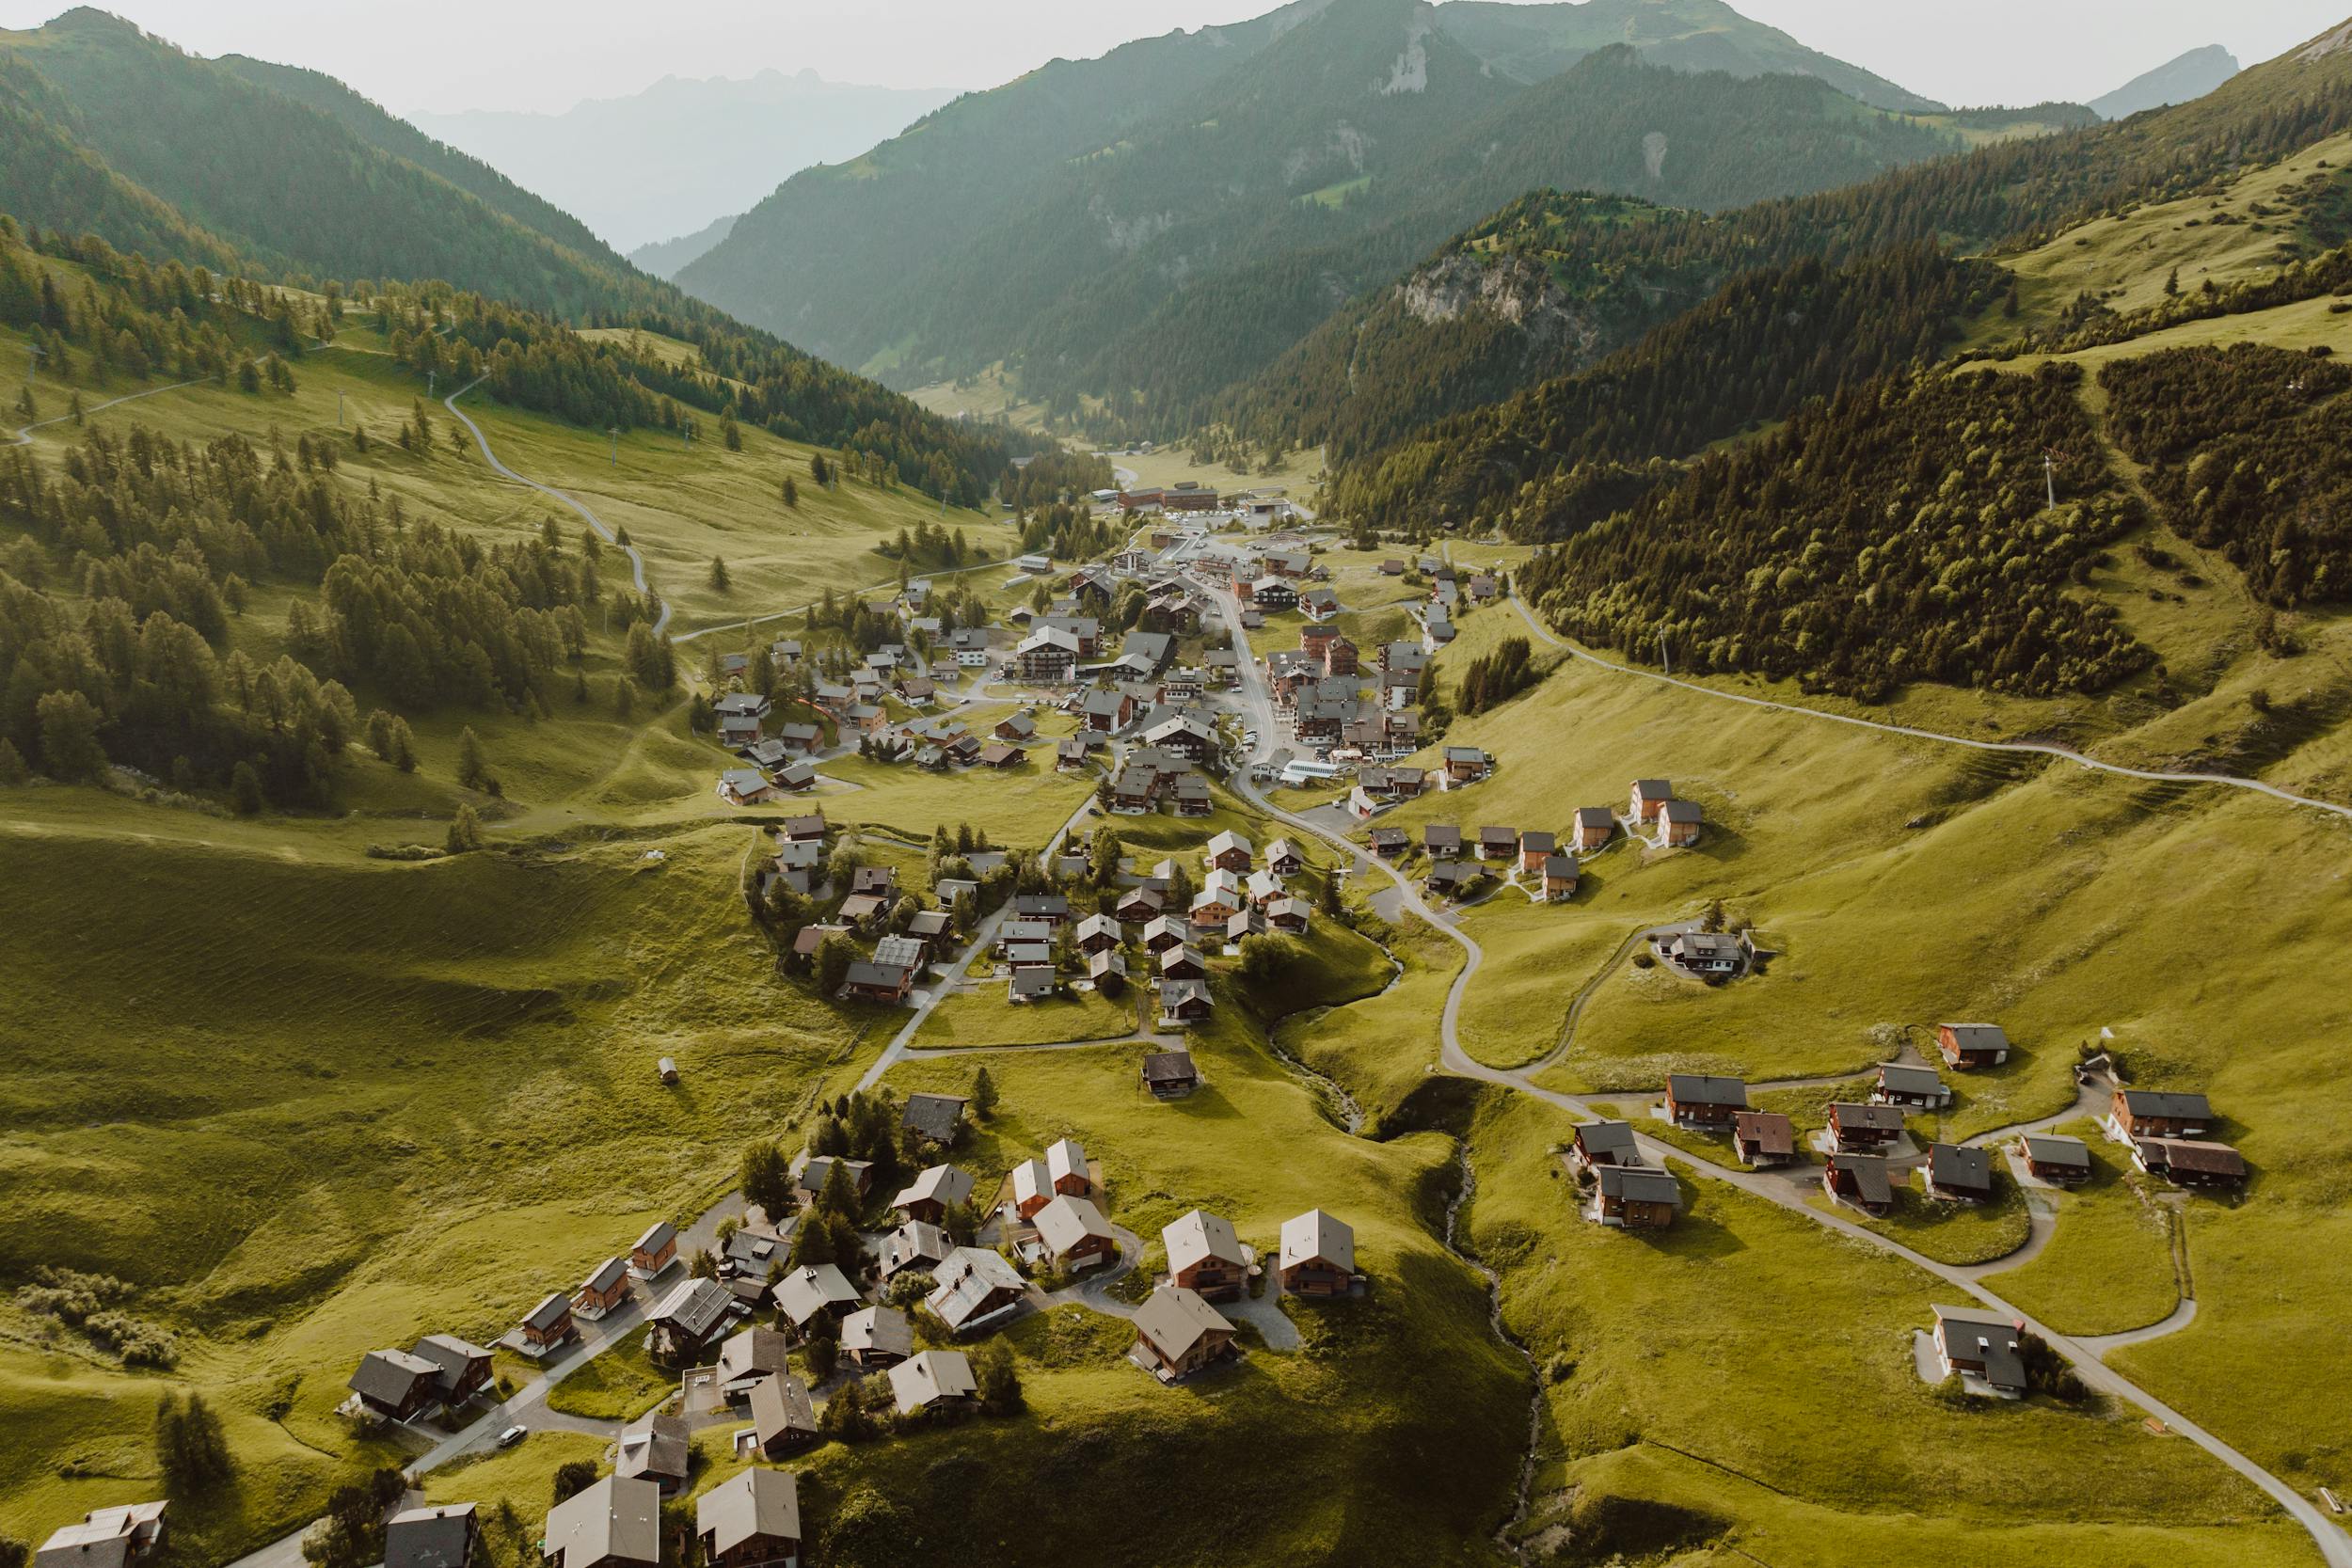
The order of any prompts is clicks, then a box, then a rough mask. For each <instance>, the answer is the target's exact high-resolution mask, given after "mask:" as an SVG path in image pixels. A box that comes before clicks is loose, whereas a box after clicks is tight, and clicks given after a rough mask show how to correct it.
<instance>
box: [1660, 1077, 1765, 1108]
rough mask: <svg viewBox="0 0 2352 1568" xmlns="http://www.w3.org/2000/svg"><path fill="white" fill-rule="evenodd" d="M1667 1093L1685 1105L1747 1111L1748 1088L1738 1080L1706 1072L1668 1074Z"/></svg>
mask: <svg viewBox="0 0 2352 1568" xmlns="http://www.w3.org/2000/svg"><path fill="white" fill-rule="evenodd" d="M1666 1092H1667V1093H1668V1094H1671V1095H1672V1096H1674V1098H1675V1101H1676V1102H1677V1103H1678V1104H1684V1105H1737V1106H1739V1107H1740V1109H1742V1110H1745V1109H1746V1108H1747V1103H1748V1086H1747V1085H1746V1084H1744V1083H1742V1082H1740V1080H1739V1079H1737V1078H1724V1077H1720V1076H1717V1075H1714V1074H1711V1073H1704V1072H1670V1073H1668V1074H1666Z"/></svg>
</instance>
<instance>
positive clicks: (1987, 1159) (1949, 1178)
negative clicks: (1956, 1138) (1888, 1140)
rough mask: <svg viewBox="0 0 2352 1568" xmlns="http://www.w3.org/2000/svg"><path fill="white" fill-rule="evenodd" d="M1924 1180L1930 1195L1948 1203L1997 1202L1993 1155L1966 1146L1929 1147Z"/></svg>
mask: <svg viewBox="0 0 2352 1568" xmlns="http://www.w3.org/2000/svg"><path fill="white" fill-rule="evenodd" d="M1924 1177H1925V1180H1926V1181H1927V1190H1928V1196H1930V1197H1934V1198H1942V1199H1943V1200H1944V1201H1945V1202H1947V1203H1990V1202H1992V1201H1993V1198H1994V1191H1995V1189H1994V1184H1993V1156H1992V1155H1991V1154H1989V1153H1987V1152H1986V1151H1985V1150H1983V1149H1981V1148H1968V1147H1967V1146H1966V1145H1964V1144H1944V1143H1937V1144H1930V1145H1928V1163H1927V1165H1926V1167H1925V1171H1924Z"/></svg>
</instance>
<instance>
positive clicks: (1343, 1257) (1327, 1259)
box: [1279, 1209, 1356, 1296]
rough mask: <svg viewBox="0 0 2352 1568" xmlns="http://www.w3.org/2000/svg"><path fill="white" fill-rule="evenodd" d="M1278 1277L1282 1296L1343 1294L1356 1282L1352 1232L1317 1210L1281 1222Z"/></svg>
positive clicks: (1354, 1240)
mask: <svg viewBox="0 0 2352 1568" xmlns="http://www.w3.org/2000/svg"><path fill="white" fill-rule="evenodd" d="M1279 1276H1280V1279H1281V1281H1282V1291H1283V1293H1284V1294H1286V1295H1294V1296H1342V1295H1345V1294H1347V1293H1348V1291H1351V1290H1353V1289H1354V1288H1355V1283H1356V1232H1355V1231H1353V1230H1351V1229H1350V1228H1348V1227H1347V1226H1346V1225H1345V1224H1344V1223H1343V1222H1342V1221H1340V1220H1338V1219H1335V1218H1333V1217H1332V1216H1331V1215H1329V1214H1327V1213H1325V1212H1323V1211H1322V1210H1320V1209H1310V1210H1309V1211H1307V1212H1305V1213H1303V1214H1300V1215H1298V1216H1297V1217H1296V1218H1295V1219H1290V1220H1285V1221H1283V1222H1282V1250H1281V1255H1280V1264H1279Z"/></svg>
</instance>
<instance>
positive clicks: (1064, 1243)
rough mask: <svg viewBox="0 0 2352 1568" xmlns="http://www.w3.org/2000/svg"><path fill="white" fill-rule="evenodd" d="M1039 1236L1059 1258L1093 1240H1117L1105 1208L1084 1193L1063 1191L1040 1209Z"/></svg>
mask: <svg viewBox="0 0 2352 1568" xmlns="http://www.w3.org/2000/svg"><path fill="white" fill-rule="evenodd" d="M1037 1234H1038V1239H1039V1240H1040V1241H1041V1242H1043V1243H1045V1246H1046V1249H1047V1250H1048V1251H1050V1252H1051V1253H1053V1255H1054V1256H1055V1257H1057V1258H1059V1257H1061V1256H1063V1255H1064V1254H1066V1253H1068V1252H1069V1251H1071V1250H1072V1249H1073V1247H1078V1246H1082V1245H1084V1244H1085V1243H1088V1242H1089V1241H1097V1240H1100V1241H1114V1242H1115V1241H1116V1238H1115V1237H1113V1236H1112V1234H1111V1227H1110V1222H1109V1221H1107V1220H1105V1219H1104V1218H1103V1212H1102V1211H1101V1210H1100V1209H1097V1208H1096V1207H1095V1206H1094V1205H1093V1204H1092V1203H1089V1201H1087V1200H1086V1199H1085V1198H1083V1197H1073V1196H1070V1195H1069V1194H1068V1193H1063V1194H1062V1195H1061V1196H1058V1197H1057V1198H1055V1199H1054V1201H1053V1202H1051V1203H1049V1204H1047V1205H1046V1206H1045V1207H1044V1208H1042V1209H1040V1210H1039V1211H1038V1212H1037Z"/></svg>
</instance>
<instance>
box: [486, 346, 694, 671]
mask: <svg viewBox="0 0 2352 1568" xmlns="http://www.w3.org/2000/svg"><path fill="white" fill-rule="evenodd" d="M485 379H486V378H485V377H481V376H476V377H475V378H474V379H473V380H471V381H469V382H467V383H466V384H465V385H464V386H463V387H460V388H457V390H455V391H453V392H452V393H450V395H449V396H447V397H445V398H443V399H442V400H441V406H442V407H444V408H446V409H448V410H449V411H450V415H451V417H452V418H453V419H455V420H457V422H458V423H459V424H462V425H464V426H465V427H466V428H467V429H468V430H469V431H471V432H472V433H473V440H474V445H475V446H478V447H480V448H481V449H482V460H483V461H484V462H485V463H487V464H489V465H490V467H491V470H492V471H493V472H495V473H498V474H501V475H503V476H504V477H505V478H507V479H511V480H513V481H514V482H515V483H517V484H519V485H522V486H523V487H524V488H525V489H529V490H536V491H538V492H539V494H541V495H543V496H546V497H548V498H549V499H552V500H558V501H561V502H563V503H564V505H565V506H568V507H570V508H571V509H572V510H573V511H574V512H577V513H579V514H580V517H581V518H582V519H583V520H584V521H585V522H586V523H587V524H588V526H589V527H590V528H592V529H595V530H596V537H597V538H599V539H601V540H603V541H604V542H605V543H606V544H608V545H620V536H619V535H617V534H615V533H614V532H613V531H612V530H611V529H609V528H607V527H605V526H604V519H603V518H601V517H599V516H597V515H596V514H595V513H594V512H591V511H589V510H588V508H587V507H585V506H583V505H582V504H580V502H579V501H577V500H575V499H572V498H571V497H569V496H567V495H565V494H564V492H563V491H561V490H558V489H557V488H556V487H555V486H554V485H552V484H542V483H539V482H538V481H537V480H535V479H526V478H524V477H523V476H522V475H521V474H518V473H516V471H515V470H514V469H512V468H510V467H507V466H506V465H505V464H503V463H501V462H500V461H499V455H498V453H497V452H494V451H491V450H490V438H489V437H488V436H485V435H483V434H482V427H481V426H480V425H478V424H476V423H474V422H473V420H470V419H469V418H467V416H466V411H465V410H464V409H462V408H460V407H458V406H457V400H458V399H459V398H462V397H464V396H465V395H466V394H467V393H468V392H470V391H472V390H473V389H474V388H476V387H479V386H481V385H482V383H483V381H484V380H485ZM621 550H622V552H623V553H624V554H626V555H627V556H628V567H629V573H630V576H631V577H632V578H634V579H635V580H636V583H637V592H638V593H640V594H647V593H651V592H652V589H651V588H650V587H649V586H648V585H647V583H646V581H645V558H644V556H642V555H640V554H639V553H638V552H637V546H634V545H621ZM654 602H655V603H657V604H659V605H660V607H661V613H660V615H659V616H657V617H655V619H654V623H653V634H654V635H655V636H656V637H659V636H660V635H661V634H662V633H663V632H664V631H667V630H668V629H669V626H670V601H669V600H667V599H664V598H660V596H658V595H657V596H656V598H655V601H654Z"/></svg>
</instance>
